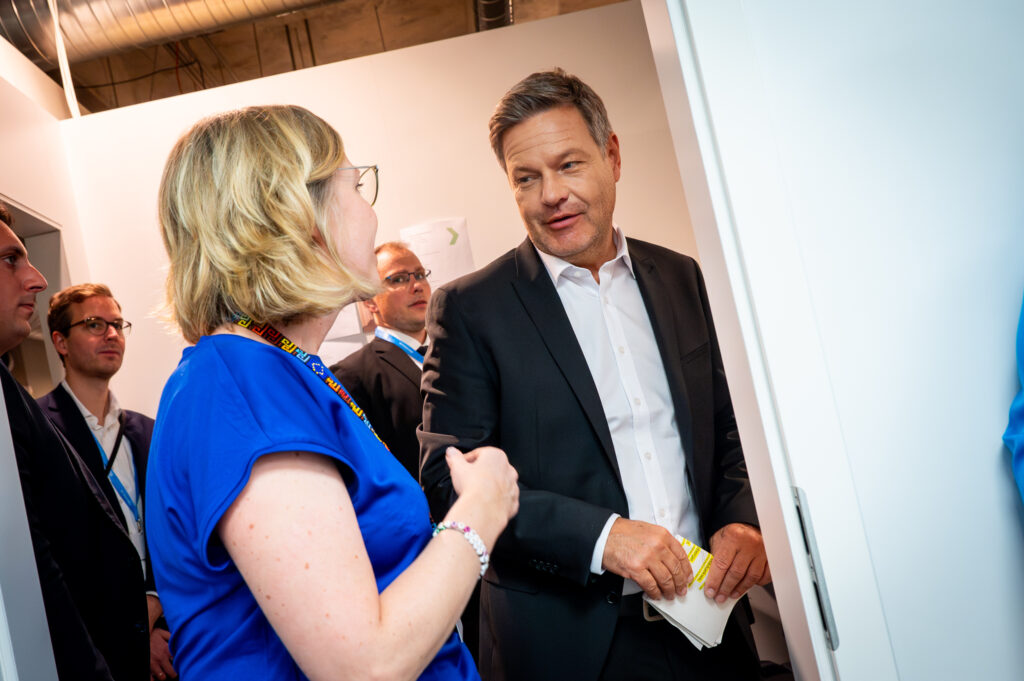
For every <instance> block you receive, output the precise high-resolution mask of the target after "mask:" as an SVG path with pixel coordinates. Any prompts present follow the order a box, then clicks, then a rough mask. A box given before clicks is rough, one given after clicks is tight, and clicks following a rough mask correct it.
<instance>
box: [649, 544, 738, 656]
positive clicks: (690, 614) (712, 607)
mask: <svg viewBox="0 0 1024 681" xmlns="http://www.w3.org/2000/svg"><path fill="white" fill-rule="evenodd" d="M676 539H678V540H679V541H680V543H681V544H682V545H683V550H684V551H686V555H687V557H688V558H689V559H690V565H691V566H693V579H692V580H690V583H689V584H688V585H687V588H686V595H684V596H682V597H680V596H676V597H675V598H674V599H673V600H671V601H669V600H665V599H658V600H654V599H652V598H650V597H649V596H647V594H644V600H645V601H647V602H648V603H649V604H650V606H651V607H652V608H654V609H655V610H657V611H658V612H659V613H661V615H662V616H663V617H664V618H665V619H666V620H668V621H669V622H670V623H671V624H672V625H673V626H675V627H676V628H677V629H679V630H680V631H681V632H683V633H684V634H686V638H688V639H690V642H691V643H693V645H695V646H697V648H698V649H700V648H703V647H705V646H706V647H708V648H714V647H715V646H717V645H718V644H719V643H721V642H722V632H724V631H725V623H726V622H727V621H728V620H729V613H731V612H732V609H733V606H734V605H736V599H735V598H729V599H726V601H725V602H724V603H718V602H717V601H715V600H713V599H710V598H708V597H706V596H705V595H704V580H706V579H707V577H708V572H709V571H710V570H711V560H712V558H713V556H712V555H711V554H710V553H708V552H707V551H705V550H704V549H702V548H701V547H699V546H697V545H696V544H694V543H693V542H691V541H690V540H689V539H684V538H682V537H680V536H678V535H677V536H676Z"/></svg>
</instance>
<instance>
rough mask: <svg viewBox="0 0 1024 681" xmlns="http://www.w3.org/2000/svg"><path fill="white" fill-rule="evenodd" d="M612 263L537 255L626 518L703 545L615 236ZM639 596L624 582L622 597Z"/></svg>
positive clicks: (645, 328) (622, 245) (665, 391)
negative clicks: (583, 376) (593, 400)
mask: <svg viewBox="0 0 1024 681" xmlns="http://www.w3.org/2000/svg"><path fill="white" fill-rule="evenodd" d="M614 236H615V243H616V247H617V252H616V255H615V257H614V258H613V259H611V260H609V261H608V262H606V263H604V265H602V266H601V268H600V269H599V270H598V276H599V277H600V283H598V282H597V281H594V277H593V275H592V274H591V272H590V270H587V269H584V268H582V267H577V266H575V265H572V264H570V263H568V262H566V261H564V260H562V259H560V258H556V257H555V256H552V255H548V254H546V253H541V252H540V251H538V254H539V255H540V259H541V261H542V262H543V263H544V266H545V267H546V268H547V271H548V274H549V275H550V276H551V281H552V282H553V283H554V284H555V290H556V291H557V292H558V297H559V298H560V299H561V300H562V306H563V307H564V308H565V312H566V314H567V315H568V316H569V322H570V323H571V324H572V328H573V331H574V332H575V333H576V339H577V341H579V344H580V348H581V349H582V350H583V357H584V358H585V359H586V360H587V366H588V367H589V368H590V373H591V375H592V376H593V378H594V384H595V385H596V386H597V392H598V395H599V396H600V398H601V406H602V407H603V408H604V413H605V417H606V418H607V420H608V429H609V430H610V431H611V436H612V445H613V446H614V448H615V458H616V461H617V463H618V466H619V476H620V478H621V480H622V487H623V489H624V490H625V493H626V502H627V504H628V506H629V517H630V519H632V520H642V521H645V522H648V523H653V524H656V525H661V526H662V527H664V528H665V529H667V530H668V531H670V532H672V533H673V534H678V535H681V536H683V537H686V538H687V539H690V540H691V541H693V542H695V543H698V544H701V543H702V537H701V536H700V522H699V519H698V517H697V510H696V509H695V508H694V507H693V504H692V503H691V501H690V489H689V485H688V484H687V476H686V457H685V455H684V454H683V444H682V439H681V438H680V437H679V428H678V427H677V425H676V417H675V407H674V405H673V404H672V393H671V392H670V390H669V385H668V379H667V377H666V376H665V368H664V366H663V364H662V361H661V354H660V353H659V351H658V344H657V341H656V340H655V337H654V329H653V328H652V327H651V320H650V319H649V318H648V316H647V308H646V307H645V306H644V301H643V298H642V297H641V296H640V287H639V285H638V284H637V281H636V276H635V275H634V274H633V265H632V262H631V261H630V258H629V253H628V251H627V249H626V240H625V238H624V237H623V236H622V233H621V231H620V230H619V229H618V228H617V227H616V228H615V234H614ZM618 517H619V515H618V514H612V515H611V517H609V518H608V522H607V523H606V524H605V526H604V531H603V532H602V533H601V535H600V537H599V538H598V540H597V544H596V545H595V546H594V553H593V555H592V557H591V563H590V570H591V572H593V573H595V574H600V573H602V572H604V570H603V568H602V567H601V563H602V558H603V556H604V548H605V544H606V543H607V541H608V534H609V532H610V530H611V526H612V523H614V522H615V519H616V518H618ZM639 591H641V589H640V587H639V586H638V585H637V584H636V582H634V581H632V580H626V584H625V586H624V589H623V593H626V594H630V593H637V592H639Z"/></svg>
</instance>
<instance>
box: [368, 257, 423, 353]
mask: <svg viewBox="0 0 1024 681" xmlns="http://www.w3.org/2000/svg"><path fill="white" fill-rule="evenodd" d="M377 272H378V273H379V274H380V279H381V283H383V284H384V293H379V294H377V295H376V296H374V297H373V299H372V300H370V301H369V307H370V311H371V312H373V314H374V319H375V320H376V321H377V323H378V324H384V325H385V326H388V327H390V328H392V329H396V330H398V331H401V332H403V333H408V334H410V335H415V334H418V333H420V332H421V331H423V326H424V324H425V321H426V316H427V302H428V301H429V300H430V284H428V283H427V280H426V279H423V280H422V281H417V280H416V279H414V278H412V277H409V281H408V282H406V283H405V284H401V285H398V284H391V283H389V282H388V281H387V277H390V276H393V275H396V274H400V273H403V272H404V273H405V274H407V275H409V274H413V273H416V272H423V265H422V264H420V259H419V258H417V257H416V256H415V255H414V254H413V253H411V252H410V251H404V250H403V251H393V250H391V249H386V250H383V251H381V252H380V253H379V254H378V255H377Z"/></svg>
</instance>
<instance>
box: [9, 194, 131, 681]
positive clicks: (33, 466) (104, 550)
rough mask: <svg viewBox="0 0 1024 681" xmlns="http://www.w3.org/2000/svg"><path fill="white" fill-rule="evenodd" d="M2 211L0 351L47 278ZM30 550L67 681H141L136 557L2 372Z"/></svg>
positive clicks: (95, 490) (87, 475)
mask: <svg viewBox="0 0 1024 681" xmlns="http://www.w3.org/2000/svg"><path fill="white" fill-rule="evenodd" d="M9 225H10V215H9V213H7V210H6V207H4V206H3V205H2V204H0V353H4V352H7V351H9V350H12V349H13V348H15V347H17V346H18V344H19V343H21V341H23V340H24V339H25V337H26V336H28V334H29V331H30V329H31V327H30V323H29V320H30V318H31V316H32V314H33V312H34V310H35V296H36V294H37V293H38V292H40V291H42V290H44V289H45V288H46V279H44V278H43V276H42V275H41V274H40V273H39V271H38V270H36V269H35V268H34V267H32V265H31V263H30V262H29V261H28V257H27V253H26V252H25V248H24V246H23V245H22V243H21V241H20V240H19V239H18V237H17V236H16V235H15V234H14V232H13V231H12V230H11V229H10V227H9ZM0 383H2V385H3V392H4V402H5V404H6V407H7V416H8V420H9V421H10V425H11V436H12V439H13V441H14V455H15V459H16V463H17V466H18V474H19V476H20V479H21V489H22V494H23V497H24V501H25V513H26V516H27V518H28V525H29V531H30V533H31V536H32V546H33V550H34V553H35V559H36V567H37V569H38V572H39V582H40V586H41V588H42V593H43V603H44V605H45V608H46V620H47V623H48V625H49V630H50V638H51V641H52V643H53V653H54V659H55V661H56V663H57V672H58V675H59V676H60V678H61V679H62V681H72V680H74V681H79V680H88V681H111V680H112V679H116V680H117V681H132V680H133V679H134V680H136V681H144V680H145V679H148V678H149V664H148V663H149V632H148V630H147V625H146V616H147V613H146V597H145V582H144V579H143V569H142V564H141V560H140V558H139V554H138V552H137V551H136V549H135V547H134V546H133V544H132V541H131V539H130V538H129V536H128V533H127V532H126V530H125V527H124V524H123V520H122V519H121V517H120V516H119V514H118V511H117V510H116V509H115V507H114V506H113V505H112V504H111V503H110V502H109V501H108V499H107V497H106V495H105V494H104V493H103V490H101V489H100V486H99V483H98V482H97V480H96V478H95V476H94V475H93V474H92V473H91V471H90V470H89V467H88V466H87V465H86V464H85V462H84V461H82V459H81V457H79V455H78V453H77V452H76V451H75V450H74V448H73V447H72V446H71V445H70V443H68V441H67V439H66V438H65V437H63V436H62V435H61V434H60V433H59V431H57V430H56V429H55V428H54V426H53V424H52V423H51V422H50V421H49V419H47V417H46V416H45V415H44V414H43V412H42V410H41V409H40V408H39V405H37V404H36V402H35V400H33V399H32V398H31V396H30V395H29V394H28V392H27V391H26V390H25V389H24V388H23V387H21V386H20V385H19V384H18V383H17V381H15V380H14V378H13V377H12V376H11V374H10V372H8V370H7V368H6V366H3V367H0Z"/></svg>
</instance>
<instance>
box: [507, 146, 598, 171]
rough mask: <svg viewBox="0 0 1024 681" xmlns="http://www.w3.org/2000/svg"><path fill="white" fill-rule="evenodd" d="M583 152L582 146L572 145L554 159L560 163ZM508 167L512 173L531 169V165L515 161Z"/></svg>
mask: <svg viewBox="0 0 1024 681" xmlns="http://www.w3.org/2000/svg"><path fill="white" fill-rule="evenodd" d="M585 153H586V152H585V151H584V149H583V148H582V147H572V148H571V149H566V150H565V151H562V152H560V153H559V154H557V155H556V156H554V159H555V161H557V162H558V163H561V162H562V161H564V160H565V159H567V158H569V157H570V156H579V155H581V154H585ZM509 167H510V169H511V172H513V173H516V172H528V171H530V170H533V166H530V165H525V164H521V163H515V164H513V165H511V166H509Z"/></svg>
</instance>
